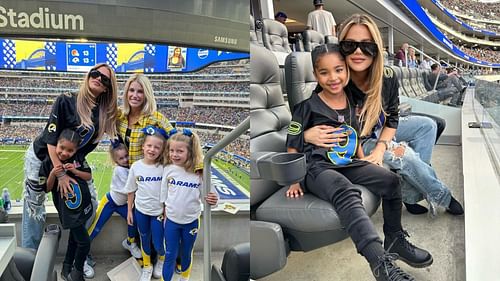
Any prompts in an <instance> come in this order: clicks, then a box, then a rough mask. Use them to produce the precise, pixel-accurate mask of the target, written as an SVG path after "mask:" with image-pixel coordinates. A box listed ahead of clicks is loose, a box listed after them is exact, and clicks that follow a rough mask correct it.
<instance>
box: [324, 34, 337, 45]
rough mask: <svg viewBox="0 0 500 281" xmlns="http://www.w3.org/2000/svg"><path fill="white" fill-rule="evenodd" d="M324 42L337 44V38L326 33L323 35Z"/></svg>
mask: <svg viewBox="0 0 500 281" xmlns="http://www.w3.org/2000/svg"><path fill="white" fill-rule="evenodd" d="M325 43H327V44H328V43H331V44H338V43H339V39H338V38H337V37H335V36H333V35H326V36H325Z"/></svg>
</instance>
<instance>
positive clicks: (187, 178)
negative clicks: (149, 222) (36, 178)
mask: <svg viewBox="0 0 500 281" xmlns="http://www.w3.org/2000/svg"><path fill="white" fill-rule="evenodd" d="M170 133H171V136H170V138H169V140H168V142H167V148H166V149H165V165H166V166H165V170H164V172H163V182H162V185H161V186H162V189H161V201H162V202H163V203H164V204H165V214H166V216H165V244H166V245H167V251H166V253H167V257H166V265H165V267H164V268H163V280H164V281H170V280H171V279H172V275H173V273H174V266H175V261H176V258H177V254H178V251H179V247H180V251H181V270H180V271H181V278H180V279H179V280H180V281H188V280H189V275H190V273H191V266H192V254H193V247H194V242H195V241H196V236H197V234H198V229H199V226H200V224H199V217H200V214H201V200H202V192H203V188H204V187H203V182H202V178H201V174H200V173H199V172H200V170H199V169H197V167H200V164H202V163H203V152H202V149H201V145H200V139H199V138H198V136H197V135H196V134H194V133H192V132H191V131H190V130H189V129H183V130H182V132H177V130H176V129H174V130H172V131H171V132H170ZM195 171H196V172H195ZM205 201H206V202H207V203H208V204H210V205H212V206H213V205H216V204H217V201H218V196H217V193H216V192H215V190H214V188H213V186H212V187H211V191H210V192H209V193H208V194H207V196H205Z"/></svg>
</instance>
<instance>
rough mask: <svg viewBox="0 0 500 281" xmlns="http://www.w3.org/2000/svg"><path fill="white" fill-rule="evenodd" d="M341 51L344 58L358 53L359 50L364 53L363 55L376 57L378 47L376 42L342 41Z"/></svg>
mask: <svg viewBox="0 0 500 281" xmlns="http://www.w3.org/2000/svg"><path fill="white" fill-rule="evenodd" d="M339 45H340V51H341V52H342V54H343V55H344V56H348V55H350V54H352V53H354V52H355V51H356V49H357V48H359V49H360V50H361V52H363V54H365V55H367V56H370V57H375V56H376V55H377V53H378V46H377V44H376V43H374V42H356V41H348V40H344V41H340V44H339Z"/></svg>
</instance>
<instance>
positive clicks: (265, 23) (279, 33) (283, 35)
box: [262, 19, 292, 53]
mask: <svg viewBox="0 0 500 281" xmlns="http://www.w3.org/2000/svg"><path fill="white" fill-rule="evenodd" d="M262 41H263V42H264V47H266V48H267V49H269V50H271V51H273V52H284V53H290V52H291V51H292V49H290V46H289V44H288V31H287V30H286V26H285V25H284V24H282V23H281V22H278V21H275V20H272V19H263V20H262Z"/></svg>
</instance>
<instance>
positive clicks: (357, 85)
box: [304, 14, 433, 280]
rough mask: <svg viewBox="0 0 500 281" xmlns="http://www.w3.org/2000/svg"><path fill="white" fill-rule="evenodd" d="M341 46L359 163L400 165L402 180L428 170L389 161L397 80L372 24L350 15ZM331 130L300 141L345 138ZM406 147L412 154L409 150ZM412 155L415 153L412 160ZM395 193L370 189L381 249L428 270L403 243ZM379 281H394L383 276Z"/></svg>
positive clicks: (426, 258) (425, 256) (423, 256)
mask: <svg viewBox="0 0 500 281" xmlns="http://www.w3.org/2000/svg"><path fill="white" fill-rule="evenodd" d="M339 42H340V43H339V45H340V50H341V52H342V54H343V55H344V56H345V57H346V62H347V65H348V67H349V70H350V74H351V76H350V77H351V79H350V81H349V84H348V85H347V87H346V90H347V91H349V92H351V93H352V96H353V99H354V104H355V107H356V108H357V109H358V113H359V119H360V126H361V130H360V131H361V133H360V136H361V138H362V146H363V150H364V154H365V157H364V158H362V160H365V161H369V162H371V163H374V164H377V165H381V164H382V162H384V163H387V164H389V165H391V164H393V166H398V167H395V168H400V169H401V174H402V175H403V178H405V177H406V176H405V174H408V173H412V172H415V171H417V169H426V167H427V168H429V166H428V165H426V164H425V162H423V161H421V160H420V159H419V158H418V156H416V157H407V158H408V161H407V160H406V158H405V159H403V161H401V160H400V157H399V159H398V157H393V155H394V153H396V151H395V150H392V140H393V138H394V136H395V134H396V128H398V123H399V114H398V105H399V98H398V96H399V93H398V82H397V78H396V76H395V75H394V73H392V71H391V70H390V69H384V66H383V55H382V50H383V43H382V38H381V36H380V32H379V30H378V27H377V25H376V24H375V22H374V21H373V20H372V19H371V18H370V17H369V16H367V15H361V14H355V15H352V16H351V17H349V18H347V19H346V20H345V21H344V22H343V23H342V24H341V27H340V32H339ZM422 118H424V117H422ZM431 121H432V120H431ZM333 132H335V130H334V128H332V127H329V126H316V127H313V128H311V129H309V130H307V131H306V132H305V134H304V138H305V141H306V142H307V143H313V144H314V145H316V146H319V147H332V144H331V143H337V142H338V141H339V140H343V139H345V136H342V135H341V134H337V133H333ZM406 149H407V150H408V151H411V148H408V147H407V148H406ZM407 154H408V155H410V153H409V152H408V153H405V156H404V157H406V155H407ZM415 155H416V154H415V153H414V152H413V156H415ZM401 157H402V156H401ZM398 160H399V161H398ZM389 162H390V163H389ZM408 162H410V163H408ZM398 163H399V165H397V164H398ZM402 163H404V165H403V164H402ZM422 163H423V164H422ZM424 166H426V167H424ZM403 170H404V171H403ZM406 172H408V173H406ZM397 190H398V192H394V193H393V194H380V192H381V191H377V190H373V192H374V193H376V194H380V195H381V196H382V207H383V216H384V234H385V240H384V248H385V250H386V251H388V252H390V253H396V254H398V255H397V256H398V258H399V259H400V260H402V261H404V262H406V263H407V264H409V265H411V266H413V267H426V266H429V265H431V264H432V262H433V258H432V256H431V254H430V253H429V252H427V251H426V250H424V249H421V248H418V247H416V246H414V245H412V244H411V243H410V242H409V241H408V240H407V233H406V231H405V230H403V227H402V225H401V209H402V195H401V187H400V186H399V185H398V186H397ZM358 250H359V249H358ZM392 258H394V256H392ZM384 261H385V262H386V264H385V266H384V267H386V268H389V270H388V271H386V270H383V271H382V273H384V274H385V273H387V272H389V273H390V271H391V270H393V268H394V267H393V266H392V261H391V259H390V258H389V259H384ZM374 273H375V272H374ZM389 276H390V274H389ZM377 280H393V279H391V278H390V277H387V278H386V279H377ZM394 280H396V279H394ZM397 280H399V279H397ZM401 280H411V279H410V278H408V279H401Z"/></svg>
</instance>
